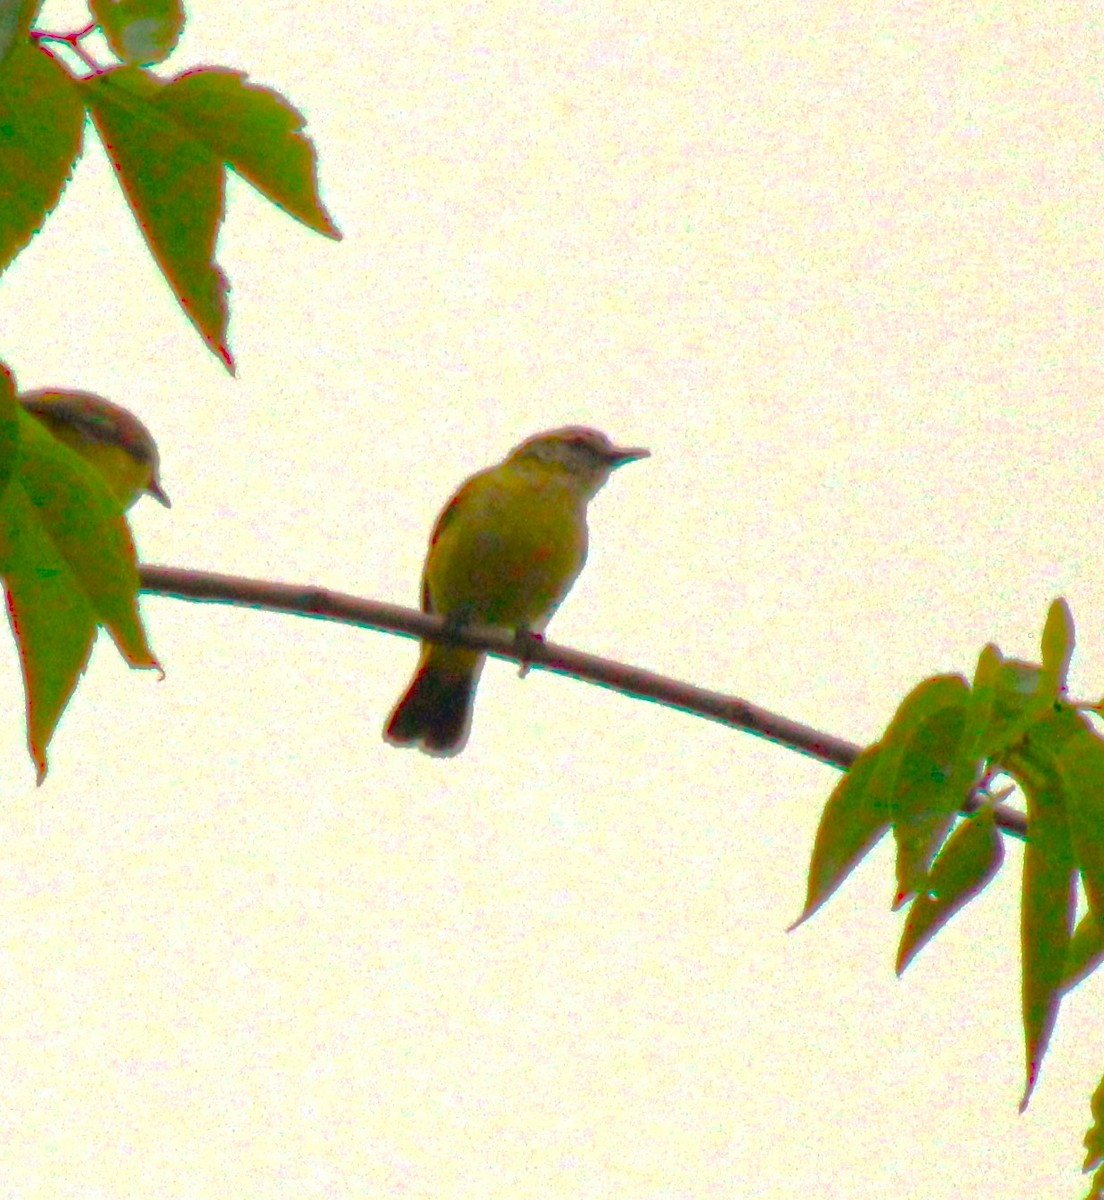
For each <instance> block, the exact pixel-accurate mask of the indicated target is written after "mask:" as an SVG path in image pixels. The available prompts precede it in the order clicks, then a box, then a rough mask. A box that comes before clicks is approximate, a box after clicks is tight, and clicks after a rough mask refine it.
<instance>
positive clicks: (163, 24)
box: [88, 0, 184, 67]
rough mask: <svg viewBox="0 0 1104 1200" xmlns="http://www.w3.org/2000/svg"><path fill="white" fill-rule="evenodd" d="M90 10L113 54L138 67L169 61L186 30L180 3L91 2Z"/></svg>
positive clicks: (177, 0) (154, 0) (157, 0)
mask: <svg viewBox="0 0 1104 1200" xmlns="http://www.w3.org/2000/svg"><path fill="white" fill-rule="evenodd" d="M88 7H89V9H90V11H91V13H92V16H93V17H94V18H95V19H96V21H97V22H98V23H99V26H100V28H101V29H102V30H103V35H104V37H105V38H106V39H107V44H108V45H109V46H110V47H111V53H112V54H114V55H115V57H116V58H119V59H122V61H123V62H125V63H133V64H134V65H136V66H143V67H144V66H149V65H151V64H152V63H159V62H162V61H164V59H166V58H168V56H169V55H170V54H171V53H172V52H173V49H174V48H175V46H176V43H177V41H178V40H179V38H180V34H181V32H182V31H183V29H184V8H183V5H182V4H181V3H180V0H89V2H88Z"/></svg>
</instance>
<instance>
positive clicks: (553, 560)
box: [384, 425, 648, 756]
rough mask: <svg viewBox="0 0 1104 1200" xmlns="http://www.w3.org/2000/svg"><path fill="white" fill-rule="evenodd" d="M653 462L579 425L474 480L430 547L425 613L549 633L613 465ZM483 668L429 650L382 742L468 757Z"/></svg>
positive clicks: (535, 442)
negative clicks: (591, 509)
mask: <svg viewBox="0 0 1104 1200" xmlns="http://www.w3.org/2000/svg"><path fill="white" fill-rule="evenodd" d="M647 456H648V451H647V450H641V449H637V448H632V449H622V448H621V447H618V446H615V445H614V444H613V443H612V442H611V441H610V440H609V438H608V437H606V435H605V434H604V433H599V432H598V431H597V430H596V429H587V428H585V427H583V426H578V425H569V426H567V427H566V428H563V429H553V430H550V431H549V432H547V433H538V434H536V435H535V436H534V437H531V438H529V439H528V440H527V441H524V442H522V443H521V445H520V446H518V447H517V448H516V449H514V450H512V451H511V452H510V453H509V454H508V455H507V456H506V458H505V459H504V460H503V461H502V462H500V463H498V464H497V465H496V466H493V467H488V468H487V469H486V470H485V471H480V472H479V473H478V474H476V475H473V476H472V477H471V478H470V479H469V480H467V482H465V483H464V484H463V485H462V486H461V488H460V490H459V491H458V492H457V493H456V495H455V496H453V498H452V499H451V500H450V501H449V502H448V504H446V505H445V508H444V511H443V512H442V513H441V515H440V517H438V519H437V524H436V526H435V527H434V530H433V534H432V536H431V537H430V541H429V553H428V554H427V556H426V563H425V570H424V572H423V574H422V609H423V610H424V611H425V612H429V613H436V614H438V615H440V616H444V617H447V618H448V619H449V620H450V621H453V622H455V623H457V624H467V623H471V624H481V625H497V626H502V627H505V628H507V629H513V630H517V629H522V630H528V631H530V632H533V633H540V632H541V631H542V630H543V629H544V627H545V625H546V624H547V623H548V620H549V618H550V617H551V616H552V614H553V613H554V612H555V611H556V608H557V606H558V605H559V603H560V601H561V600H563V598H564V596H566V595H567V593H568V591H569V590H570V589H571V585H572V584H573V583H574V582H575V579H576V577H577V576H578V574H579V572H580V571H581V570H582V568H583V563H584V562H585V561H586V553H587V525H586V507H587V502H588V501H589V500H590V499H591V498H592V497H593V496H594V495H595V493H596V492H597V491H598V489H599V488H600V487H601V486H602V484H604V483H605V482H606V480H607V479H608V478H609V474H610V472H611V471H612V470H613V469H614V468H615V467H619V466H621V465H622V464H624V463H629V462H634V461H635V460H636V459H639V458H646V457H647ZM485 658H486V655H485V654H483V653H482V652H481V651H478V650H468V649H466V648H465V647H462V646H448V645H443V644H439V643H435V642H425V643H423V644H422V654H421V658H420V660H419V662H418V669H417V672H416V673H415V675H414V679H413V681H412V682H411V684H410V687H409V688H408V689H407V690H406V693H405V694H404V695H403V697H402V699H401V700H400V701H399V703H398V706H397V707H396V708H395V711H394V712H393V713H392V714H391V718H390V720H389V721H388V723H387V728H386V730H385V731H384V737H385V738H386V739H387V740H388V741H389V742H391V743H393V744H394V745H398V746H407V745H413V746H418V747H419V748H420V749H422V750H424V751H425V752H426V753H427V754H435V755H441V756H447V755H452V754H459V752H460V751H461V750H462V749H463V748H464V744H465V742H466V741H467V740H468V732H469V730H470V728H471V709H472V699H473V696H474V693H475V685H476V683H477V681H478V679H479V673H480V671H481V670H482V669H483V662H484V659H485Z"/></svg>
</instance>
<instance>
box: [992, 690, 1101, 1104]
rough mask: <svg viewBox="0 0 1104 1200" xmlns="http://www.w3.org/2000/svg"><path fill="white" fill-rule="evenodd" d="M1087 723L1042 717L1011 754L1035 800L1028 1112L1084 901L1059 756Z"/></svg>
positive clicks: (1026, 956)
mask: <svg viewBox="0 0 1104 1200" xmlns="http://www.w3.org/2000/svg"><path fill="white" fill-rule="evenodd" d="M1084 729H1085V725H1084V722H1083V721H1082V720H1081V718H1080V717H1079V716H1078V715H1077V714H1076V713H1074V712H1073V711H1072V710H1071V709H1068V708H1063V710H1061V711H1059V712H1056V713H1055V714H1054V715H1053V716H1052V718H1051V719H1049V720H1047V721H1041V722H1038V723H1037V724H1036V725H1035V726H1034V727H1033V728H1032V729H1031V730H1030V731H1029V732H1028V733H1027V735H1026V736H1025V737H1024V738H1023V740H1022V742H1021V744H1020V746H1019V748H1018V749H1017V750H1016V751H1015V753H1014V754H1012V755H1010V757H1009V759H1008V761H1007V762H1006V764H1005V765H1006V769H1007V770H1008V771H1009V772H1010V773H1011V774H1012V775H1014V776H1015V778H1016V779H1017V780H1018V781H1019V783H1020V786H1021V788H1022V789H1023V792H1024V795H1025V796H1026V798H1027V844H1026V846H1025V847H1024V867H1023V892H1022V900H1021V910H1020V937H1021V945H1022V957H1023V1022H1024V1041H1025V1047H1026V1053H1027V1083H1026V1086H1025V1089H1024V1096H1023V1100H1022V1102H1021V1104H1020V1108H1021V1111H1022V1110H1023V1109H1024V1108H1026V1107H1027V1102H1028V1099H1029V1098H1030V1096H1031V1091H1032V1089H1033V1088H1034V1086H1035V1081H1036V1080H1037V1079H1038V1075H1039V1068H1040V1066H1041V1065H1042V1060H1043V1056H1044V1054H1045V1053H1046V1048H1047V1044H1048V1043H1049V1041H1050V1035H1051V1033H1052V1032H1053V1030H1054V1023H1055V1021H1056V1020H1057V1018H1058V1008H1059V1005H1060V1004H1061V1000H1062V996H1063V985H1064V981H1065V976H1066V963H1067V958H1068V954H1069V947H1070V935H1071V930H1072V926H1073V916H1074V911H1075V901H1076V890H1075V883H1076V863H1075V860H1074V854H1073V844H1072V840H1071V837H1070V827H1069V821H1068V819H1067V808H1066V801H1067V796H1066V793H1065V788H1064V786H1063V780H1062V776H1061V774H1060V772H1059V770H1058V765H1057V760H1058V757H1059V755H1060V754H1061V752H1062V748H1063V747H1064V746H1065V744H1066V743H1067V742H1068V741H1069V739H1070V738H1071V737H1075V736H1077V735H1078V734H1079V733H1080V732H1083V731H1084Z"/></svg>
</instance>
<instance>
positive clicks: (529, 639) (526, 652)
mask: <svg viewBox="0 0 1104 1200" xmlns="http://www.w3.org/2000/svg"><path fill="white" fill-rule="evenodd" d="M543 644H544V635H543V634H540V633H534V632H533V630H531V629H529V628H527V627H526V626H525V625H519V626H518V627H517V629H515V630H514V652H515V653H516V654H517V656H518V678H519V679H524V678H525V676H526V675H528V674H529V668H530V667H531V666H532V665H533V663H532V660H531V659H530V655H531V654H532V651H533V647H534V646H541V645H543Z"/></svg>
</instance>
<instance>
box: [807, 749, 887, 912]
mask: <svg viewBox="0 0 1104 1200" xmlns="http://www.w3.org/2000/svg"><path fill="white" fill-rule="evenodd" d="M880 754H881V747H880V746H878V745H874V746H868V747H867V748H866V749H865V750H864V751H863V752H862V753H861V754H860V755H859V756H858V758H856V759H855V761H854V762H853V763H852V764H851V766H850V768H849V769H848V771H847V774H846V775H844V777H843V778H842V779H841V780H840V781H839V783H838V784H836V786H835V787H834V788H833V789H832V794H831V795H830V796H829V797H828V803H827V804H825V806H824V812H823V813H822V814H821V818H820V826H819V828H818V829H817V835H816V841H815V842H814V843H813V857H812V862H811V863H810V864H809V882H808V888H807V892H806V897H805V907H804V909H803V910H802V913H801V916H800V917H798V919H797V920H796V921H795V922H794V923H793V925H791V926H790V928H791V929H796V928H797V926H798V925H800V924H802V922H804V921H807V920H808V919H809V918H810V917H811V916H812V915H813V913H814V912H816V910H817V909H818V908H819V907H820V906H821V905H822V904H823V903H824V901H825V900H827V899H828V897H829V896H831V894H832V893H833V892H834V891H835V890H836V888H838V887H839V885H840V884H841V883H842V882H843V881H844V880H845V879H846V878H847V876H848V875H849V874H850V873H851V871H852V870H854V868H855V866H856V864H857V863H858V862H859V860H860V859H861V858H862V857H863V856H864V855H865V854H866V853H867V851H868V850H870V849H871V848H872V847H873V846H874V844H875V843H876V842H877V841H878V840H879V839H880V838H881V837H882V835H883V834H884V833H885V832H886V830H887V829H888V828H889V820H890V813H889V808H888V806H887V805H885V804H879V803H878V802H877V801H876V800H875V799H873V797H872V796H871V794H870V791H869V783H870V780H871V777H872V775H873V774H874V771H875V769H876V767H877V763H878V757H879V755H880Z"/></svg>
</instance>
